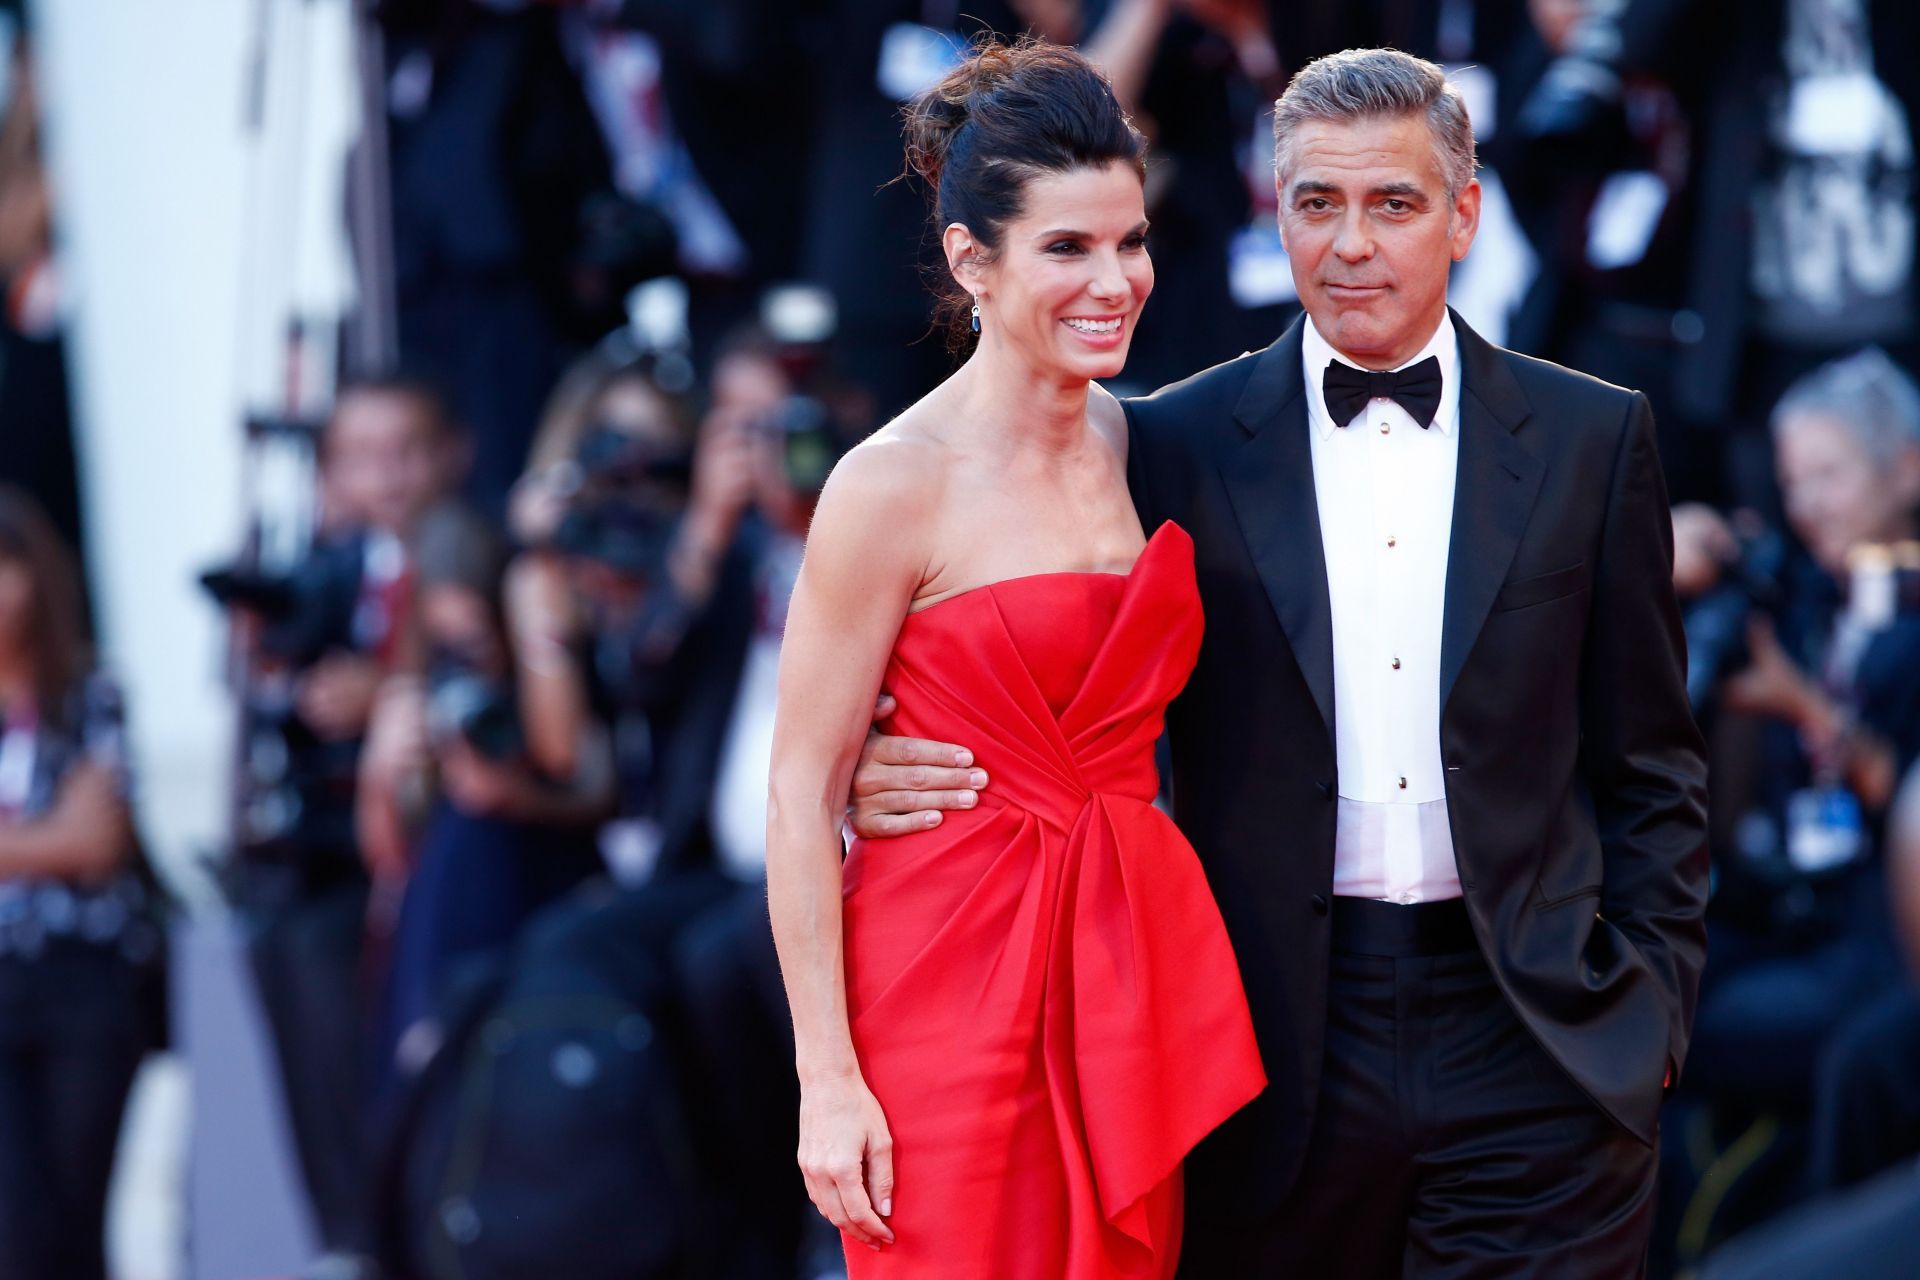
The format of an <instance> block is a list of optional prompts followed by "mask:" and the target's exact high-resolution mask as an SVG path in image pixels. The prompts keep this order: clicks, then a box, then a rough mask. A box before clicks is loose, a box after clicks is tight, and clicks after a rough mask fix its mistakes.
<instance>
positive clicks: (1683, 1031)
mask: <svg viewBox="0 0 1920 1280" xmlns="http://www.w3.org/2000/svg"><path fill="white" fill-rule="evenodd" d="M1626 419H1627V420H1626V424H1625V427H1624V429H1623V430H1622V431H1621V433H1620V446H1619V455H1618V457H1617V459H1616V460H1615V463H1614V468H1613V475H1612V476H1611V478H1610V481H1609V493H1608V496H1607V507H1606V517H1605V523H1604V525H1603V526H1602V533H1601V537H1600V545H1599V548H1598V551H1597V554H1596V556H1595V561H1594V573H1593V599H1592V604H1591V606H1590V609H1589V613H1588V623H1587V641H1586V654H1585V659H1586V660H1585V666H1584V669H1583V670H1582V671H1581V673H1580V701H1581V712H1580V735H1581V736H1580V772H1581V775H1582V777H1583V778H1584V779H1585V782H1586V785H1587V787H1588V789H1589V791H1590V793H1591V796H1592V800H1593V812H1594V823H1595V826H1596V828H1597V830H1598V832H1599V836H1600V847H1601V852H1602V865H1603V867H1604V878H1603V880H1602V882H1601V886H1600V905H1599V912H1600V915H1601V916H1602V917H1603V918H1604V919H1606V920H1608V921H1610V922H1611V923H1613V924H1614V925H1615V926H1616V927H1618V928H1619V929H1620V931H1621V932H1622V933H1624V934H1626V935H1627V936H1628V937H1629V938H1631V939H1632V940H1633V943H1634V945H1635V946H1636V947H1637V948H1638V949H1639V951H1640V954H1641V955H1642V956H1643V957H1644V958H1645V959H1646V960H1647V962H1648V964H1649V965H1650V967H1651V968H1652V970H1653V972H1654V974H1655V976H1656V977H1657V978H1658V979H1659V981H1660V984H1661V985H1662V987H1664V988H1665V991H1666V994H1667V997H1668V1011H1669V1015H1670V1018H1671V1028H1670V1033H1669V1039H1668V1045H1669V1049H1668V1053H1669V1056H1670V1058H1671V1061H1672V1063H1673V1065H1674V1067H1675V1068H1676V1069H1677V1068H1678V1065H1679V1063H1680V1061H1681V1060H1682V1059H1683V1058H1684V1057H1685V1054H1686V1044H1687V1035H1688V1031H1689V1029H1690V1028H1691V1027H1692V1025H1693V1010H1694V1004H1695V999H1696V997H1697V995H1698V992H1699V986H1700V969H1701V965H1702V964H1703V963H1704V961H1705V929H1704V923H1703V921H1704V917H1705V910H1706V892H1705V890H1706V879H1707V877H1706V848H1705V843H1704V838H1705V823H1706V766H1705V755H1704V751H1703V748H1702V745H1701V743H1700V740H1699V734H1698V730H1697V729H1696V727H1695V725H1694V721H1693V714H1692V710H1691V708H1690V706H1689V704H1688V701H1687V694H1686V677H1687V668H1686V638H1685V635H1684V634H1683V632H1682V630H1681V623H1680V611H1679V605H1678V604H1677V603H1676V601H1675V598H1674V594H1673V591H1672V589H1671V586H1670V584H1671V582H1672V580H1673V518H1672V515H1671V508H1670V507H1669V505H1668V503H1667V492H1666V484H1665V482H1664V481H1663V479H1662V477H1661V474H1660V459H1659V454H1658V452H1657V447H1656V444H1655V440H1654V426H1653V411H1652V409H1651V408H1650V407H1649V406H1648V404H1647V398H1646V397H1645V396H1644V395H1642V394H1640V393H1639V392H1637V391H1636V392H1634V393H1633V396H1632V400H1631V404H1630V406H1629V408H1628V410H1627V414H1626Z"/></svg>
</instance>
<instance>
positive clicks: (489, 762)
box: [358, 505, 614, 1076]
mask: <svg viewBox="0 0 1920 1280" xmlns="http://www.w3.org/2000/svg"><path fill="white" fill-rule="evenodd" d="M415 561H416V564H417V570H416V575H415V580H414V589H413V611H414V619H413V623H412V626H413V636H412V643H411V645H410V648H411V649H412V656H411V659H410V661H409V665H408V668H407V669H406V670H404V671H402V672H401V673H400V674H397V675H393V676H390V677H388V679H387V680H386V682H385V684H384V685H383V686H382V688H381V693H380V699H379V703H378V706H377V708H376V710H375V713H374V718H373V723H372V726H371V727H370V729H369V731H368V734H367V747H366V750H365V752H364V753H363V754H362V756H361V760H360V784H359V795H358V810H359V831H360V848H361V852H362V854H363V856H364V857H365V859H366V862H367V867H368V870H369V871H370V872H371V874H372V875H373V877H374V880H375V882H376V885H378V886H381V887H383V888H384V889H385V890H386V892H387V894H389V895H393V894H399V893H402V892H403V893H404V898H403V899H402V901H401V903H400V906H399V915H398V919H397V922H396V924H395V928H394V932H393V939H392V944H391V947H390V949H389V953H388V972H387V980H386V988H387V996H386V1001H385V1008H384V1010H383V1014H382V1019H381V1020H382V1024H383V1031H382V1034H381V1037H380V1047H381V1052H380V1058H379V1060H380V1063H381V1067H380V1071H381V1074H382V1075H383V1076H384V1075H385V1074H386V1073H387V1072H388V1071H390V1070H391V1069H392V1068H393V1067H394V1066H395V1062H394V1054H395V1051H396V1049H398V1050H400V1051H402V1052H403V1053H404V1052H405V1051H406V1044H407V1041H406V1037H407V1035H408V1033H409V1031H410V1029H412V1028H415V1027H418V1026H420V1025H421V1024H422V1023H423V1022H425V1021H426V1020H428V1019H430V1018H431V1017H432V1016H433V1015H435V1014H437V1013H438V1012H439V1010H440V1008H441V1007H442V1005H443V1003H444V997H445V995H446V993H447V990H448V988H449V985H450V982H451V980H452V979H454V978H455V976H456V974H457V972H458V970H459V969H460V967H461V966H462V965H463V964H464V965H471V964H473V963H474V962H479V961H486V960H493V959H498V957H499V956H500V955H501V954H502V953H503V952H504V951H505V949H506V948H507V946H508V945H509V944H510V943H511V942H512V940H513V938H514V936H515V935H516V934H517V933H518V931H519V929H520V926H521V925H522V924H523V923H525V921H526V920H527V919H528V917H529V916H531V915H532V914H533V912H534V911H535V910H537V909H538V908H539V907H540V906H542V905H544V904H545V903H547V902H550V901H552V900H553V899H554V898H556V897H558V896H559V895H560V894H561V893H562V892H564V891H565V890H567V889H569V888H571V887H572V886H573V885H575V884H577V883H578V882H579V881H581V880H582V879H584V878H586V877H587V876H588V875H590V874H592V872H593V871H594V870H595V869H596V868H597V867H598V865H599V859H598V857H597V855H596V853H595V849H594V842H593V833H594V828H595V827H596V826H597V824H598V823H599V821H600V820H601V819H602V818H604V817H606V816H607V815H608V814H609V813H610V811H611V810H612V807H613V792H614V787H613V766H612V759H611V751H610V748H609V744H608V740H607V735H606V732H605V730H604V729H603V728H602V726H601V725H600V724H599V723H597V722H591V723H588V724H586V725H584V726H583V730H584V735H585V736H584V738H583V740H581V741H579V742H576V743H573V744H571V745H570V747H569V749H568V752H567V755H568V756H569V758H570V759H571V760H572V761H573V771H572V773H571V774H569V775H566V776H563V777H550V776H547V775H545V774H543V773H541V772H540V771H539V770H538V769H536V768H535V767H534V766H533V765H532V764H531V762H530V761H529V758H528V752H527V743H526V735H525V733H524V732H523V731H522V728H521V724H520V713H519V707H518V705H517V702H516V699H515V689H514V684H513V672H514V659H513V653H512V649H511V646H510V644H509V641H508V636H507V630H506V623H505V619H504V617H503V616H502V614H501V601H500V580H501V573H502V570H503V569H504V567H505V564H506V555H505V549H504V547H503V546H502V545H501V543H500V541H499V539H498V537H497V536H496V535H495V534H494V533H493V531H492V530H491V529H490V528H489V527H488V526H487V525H486V523H485V522H484V521H482V520H480V519H479V518H478V517H476V516H474V515H472V514H470V513H468V512H466V511H464V510H462V509H460V508H458V507H455V506H451V505H447V506H441V507H439V508H436V509H435V510H433V511H431V512H429V513H427V515H426V516H425V517H423V518H422V520H421V527H420V530H419V534H418V537H417V539H416V556H415ZM415 1056H417V1053H416V1055H415ZM402 1065H404V1064H402Z"/></svg>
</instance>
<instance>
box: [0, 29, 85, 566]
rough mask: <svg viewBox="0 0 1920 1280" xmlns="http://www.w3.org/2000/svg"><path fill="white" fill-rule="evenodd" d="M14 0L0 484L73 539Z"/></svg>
mask: <svg viewBox="0 0 1920 1280" xmlns="http://www.w3.org/2000/svg"><path fill="white" fill-rule="evenodd" d="M23 27H24V24H23V20H22V17H21V14H20V4H19V2H18V0H4V2H0V110H3V111H4V114H0V291H4V292H3V293H0V298H3V300H4V301H3V304H0V482H6V483H12V484H16V485H19V486H20V487H22V488H24V489H25V490H26V491H27V492H28V493H31V494H33V495H34V496H35V497H36V498H37V499H38V500H39V502H40V504H41V506H42V507H43V508H45V510H46V512H47V514H48V516H49V517H50V518H51V519H52V521H53V524H54V528H55V529H56V530H58V531H59V533H60V535H61V536H62V537H63V538H65V539H66V540H67V541H68V542H69V543H70V544H73V545H75V546H77V545H79V542H80V498H79V492H78V487H77V484H76V480H75V476H74V456H73V431H72V421H71V413H70V408H69V403H68V393H67V367H66V355H65V342H64V340H63V338H62V336H61V322H62V313H61V296H60V287H59V282H58V277H57V274H56V271H55V268H54V258H53V217H52V201H51V199H50V194H49V190H48V183H47V174H46V166H45V161H44V159H43V157H42V154H41V146H40V89H39V83H38V78H37V75H36V73H35V70H34V63H33V57H32V53H33V48H32V46H31V45H30V44H29V43H28V41H27V39H26V36H25V33H24V30H23Z"/></svg>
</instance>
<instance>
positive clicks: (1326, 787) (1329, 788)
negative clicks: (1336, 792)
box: [1313, 782, 1333, 800]
mask: <svg viewBox="0 0 1920 1280" xmlns="http://www.w3.org/2000/svg"><path fill="white" fill-rule="evenodd" d="M1313 785H1314V786H1316V787H1318V788H1320V794H1321V795H1323V796H1325V797H1326V798H1327V799H1329V800H1331V799H1333V784H1332V783H1331V782H1316V783H1314V784H1313Z"/></svg>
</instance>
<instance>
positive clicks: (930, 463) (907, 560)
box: [807, 406, 949, 586]
mask: <svg viewBox="0 0 1920 1280" xmlns="http://www.w3.org/2000/svg"><path fill="white" fill-rule="evenodd" d="M918 408H919V406H915V407H914V408H913V409H909V410H907V411H906V412H905V413H903V414H901V415H900V416H899V417H898V418H895V419H894V420H893V421H892V422H889V423H888V424H887V425H886V426H884V427H881V428H880V429H879V430H878V431H875V432H874V433H873V434H872V435H870V436H868V437H867V438H866V439H865V440H862V441H861V442H860V443H859V444H857V445H855V446H854V447H853V448H852V449H850V450H848V451H847V453H846V456H844V457H843V458H841V459H840V461H839V463H838V464H836V465H835V467H834V469H833V473H832V474H831V475H830V476H828V477H827V483H826V487H825V489H824V490H823V491H822V492H821V494H820V505H819V508H818V509H817V511H816V512H815V515H814V521H813V528H812V529H811V531H810V532H809V534H808V538H807V542H808V554H809V556H810V557H811V556H815V555H816V554H818V553H823V552H824V553H825V554H827V555H830V556H833V557H835V558H839V557H841V556H845V557H848V558H850V559H854V558H857V559H858V560H860V561H863V562H865V564H866V565H867V566H868V567H869V569H870V570H872V571H876V572H879V573H881V574H883V575H884V576H887V577H893V576H896V575H901V576H911V577H912V579H913V581H912V582H911V583H909V584H908V585H909V586H914V585H917V584H918V581H919V577H920V574H921V573H922V572H923V571H924V569H925V566H926V564H927V561H928V558H929V551H930V547H931V544H932V541H933V537H934V525H935V523H936V514H937V513H938V512H939V510H940V507H941V497H942V494H943V493H944V492H945V485H946V472H947V467H948V462H949V457H948V449H947V447H946V446H945V445H944V444H943V443H942V442H941V441H940V439H939V437H938V436H937V435H936V434H934V433H931V432H929V431H926V430H923V429H921V427H920V426H919V424H918V423H917V422H916V417H917V414H916V410H917V409H918Z"/></svg>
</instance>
